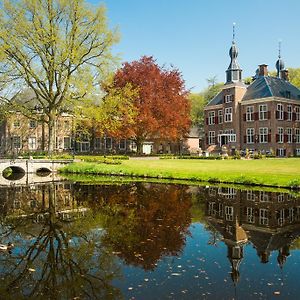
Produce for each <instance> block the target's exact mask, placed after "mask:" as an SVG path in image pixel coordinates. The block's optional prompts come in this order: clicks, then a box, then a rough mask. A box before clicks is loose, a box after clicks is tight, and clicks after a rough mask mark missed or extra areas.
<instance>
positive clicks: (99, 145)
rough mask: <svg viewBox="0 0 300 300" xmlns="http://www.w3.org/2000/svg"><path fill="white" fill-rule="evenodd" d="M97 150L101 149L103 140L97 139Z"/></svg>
mask: <svg viewBox="0 0 300 300" xmlns="http://www.w3.org/2000/svg"><path fill="white" fill-rule="evenodd" d="M95 149H96V150H99V149H101V138H99V137H98V138H95Z"/></svg>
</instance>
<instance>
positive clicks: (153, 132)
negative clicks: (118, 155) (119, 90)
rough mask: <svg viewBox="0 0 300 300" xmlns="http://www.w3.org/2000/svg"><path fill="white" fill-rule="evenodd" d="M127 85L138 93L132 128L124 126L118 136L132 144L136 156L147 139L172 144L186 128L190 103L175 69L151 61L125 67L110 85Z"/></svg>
mask: <svg viewBox="0 0 300 300" xmlns="http://www.w3.org/2000/svg"><path fill="white" fill-rule="evenodd" d="M128 83H130V84H131V85H132V86H133V87H134V88H137V89H138V96H137V97H135V100H134V106H135V108H136V111H137V114H136V117H135V122H134V124H124V126H123V128H122V130H121V132H122V134H123V135H124V134H126V136H127V137H130V138H132V139H133V140H135V142H136V145H137V150H138V152H139V153H140V152H141V150H142V144H143V142H144V141H145V140H147V139H153V138H155V139H164V140H168V141H176V140H178V139H180V138H182V137H183V136H184V135H185V134H186V133H187V132H188V130H189V127H190V103H189V100H188V91H187V90H186V89H185V85H184V80H183V79H182V77H181V73H180V72H179V71H178V70H177V69H174V68H172V69H166V68H164V67H160V66H159V65H158V64H157V63H156V61H155V60H154V59H153V57H147V56H143V57H142V58H141V59H140V60H138V61H133V62H131V63H128V62H127V63H125V64H124V65H123V67H122V68H121V69H119V70H118V71H117V73H116V74H115V77H114V83H113V85H114V86H115V87H124V86H126V84H128Z"/></svg>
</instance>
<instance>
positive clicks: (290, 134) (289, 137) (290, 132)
mask: <svg viewBox="0 0 300 300" xmlns="http://www.w3.org/2000/svg"><path fill="white" fill-rule="evenodd" d="M286 133H287V142H288V143H292V142H293V130H292V128H287V129H286Z"/></svg>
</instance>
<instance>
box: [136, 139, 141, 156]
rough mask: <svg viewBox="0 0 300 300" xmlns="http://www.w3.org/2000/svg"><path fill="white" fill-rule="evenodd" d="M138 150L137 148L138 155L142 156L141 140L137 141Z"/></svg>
mask: <svg viewBox="0 0 300 300" xmlns="http://www.w3.org/2000/svg"><path fill="white" fill-rule="evenodd" d="M135 143H136V148H137V154H138V155H142V154H143V140H141V139H136V140H135Z"/></svg>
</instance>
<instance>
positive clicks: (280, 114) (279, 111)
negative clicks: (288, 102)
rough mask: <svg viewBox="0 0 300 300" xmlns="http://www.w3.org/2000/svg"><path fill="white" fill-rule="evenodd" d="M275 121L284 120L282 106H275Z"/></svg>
mask: <svg viewBox="0 0 300 300" xmlns="http://www.w3.org/2000/svg"><path fill="white" fill-rule="evenodd" d="M276 113H277V119H278V120H283V118H284V111H283V105H282V104H277V112H276Z"/></svg>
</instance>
